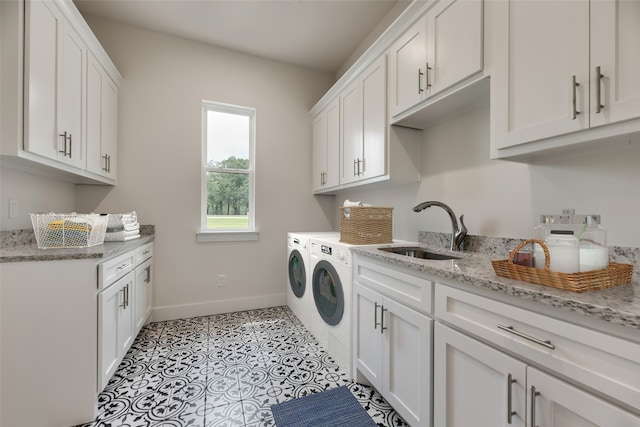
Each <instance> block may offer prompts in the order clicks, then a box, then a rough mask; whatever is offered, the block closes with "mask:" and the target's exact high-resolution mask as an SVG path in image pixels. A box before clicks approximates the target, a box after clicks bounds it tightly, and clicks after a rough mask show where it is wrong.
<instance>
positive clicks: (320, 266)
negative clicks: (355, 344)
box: [309, 236, 352, 378]
mask: <svg viewBox="0 0 640 427" xmlns="http://www.w3.org/2000/svg"><path fill="white" fill-rule="evenodd" d="M339 240H340V236H336V237H333V238H313V237H312V238H311V239H310V247H311V249H310V250H311V263H310V266H309V268H310V270H311V280H310V288H311V291H312V292H311V295H312V302H311V309H310V313H309V323H310V326H309V330H310V331H311V333H312V334H313V335H314V336H315V337H316V339H317V340H318V342H319V344H320V345H321V346H322V347H323V348H324V349H325V350H326V351H327V352H328V353H329V354H330V355H331V356H332V357H333V358H334V360H335V361H336V362H337V363H338V365H340V367H341V368H343V369H344V371H345V372H347V374H348V375H349V377H350V378H352V375H351V354H352V350H351V299H352V298H351V288H352V284H351V282H352V272H351V251H350V250H349V247H350V246H351V245H348V244H345V243H340V241H339Z"/></svg>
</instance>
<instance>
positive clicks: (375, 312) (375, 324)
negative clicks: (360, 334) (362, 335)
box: [373, 301, 382, 329]
mask: <svg viewBox="0 0 640 427" xmlns="http://www.w3.org/2000/svg"><path fill="white" fill-rule="evenodd" d="M378 307H380V308H382V306H381V305H378V302H377V301H374V302H373V329H378V325H380V322H378Z"/></svg>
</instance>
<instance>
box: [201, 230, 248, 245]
mask: <svg viewBox="0 0 640 427" xmlns="http://www.w3.org/2000/svg"><path fill="white" fill-rule="evenodd" d="M258 240H260V233H259V232H258V231H198V232H197V233H196V242H198V243H206V242H255V241H258Z"/></svg>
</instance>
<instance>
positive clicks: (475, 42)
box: [425, 0, 483, 96]
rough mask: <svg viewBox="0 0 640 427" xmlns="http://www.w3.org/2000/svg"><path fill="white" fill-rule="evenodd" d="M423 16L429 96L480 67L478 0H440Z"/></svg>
mask: <svg viewBox="0 0 640 427" xmlns="http://www.w3.org/2000/svg"><path fill="white" fill-rule="evenodd" d="M426 18H427V66H426V71H425V79H426V81H425V88H426V91H427V96H433V95H435V94H437V93H439V92H441V91H443V90H445V89H447V88H449V87H451V86H453V85H454V84H456V83H458V82H460V81H462V80H464V79H465V78H467V77H469V76H470V75H473V74H475V73H478V72H480V71H482V66H483V37H482V1H481V0H440V1H439V2H438V3H437V4H436V5H435V6H434V7H433V9H430V10H429V12H427V16H426Z"/></svg>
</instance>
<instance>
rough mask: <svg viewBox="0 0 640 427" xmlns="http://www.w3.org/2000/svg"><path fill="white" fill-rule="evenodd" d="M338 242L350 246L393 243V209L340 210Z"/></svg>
mask: <svg viewBox="0 0 640 427" xmlns="http://www.w3.org/2000/svg"><path fill="white" fill-rule="evenodd" d="M340 241H341V242H344V243H349V244H352V245H377V244H382V243H393V208H378V207H366V206H352V207H348V208H345V207H342V208H340Z"/></svg>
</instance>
